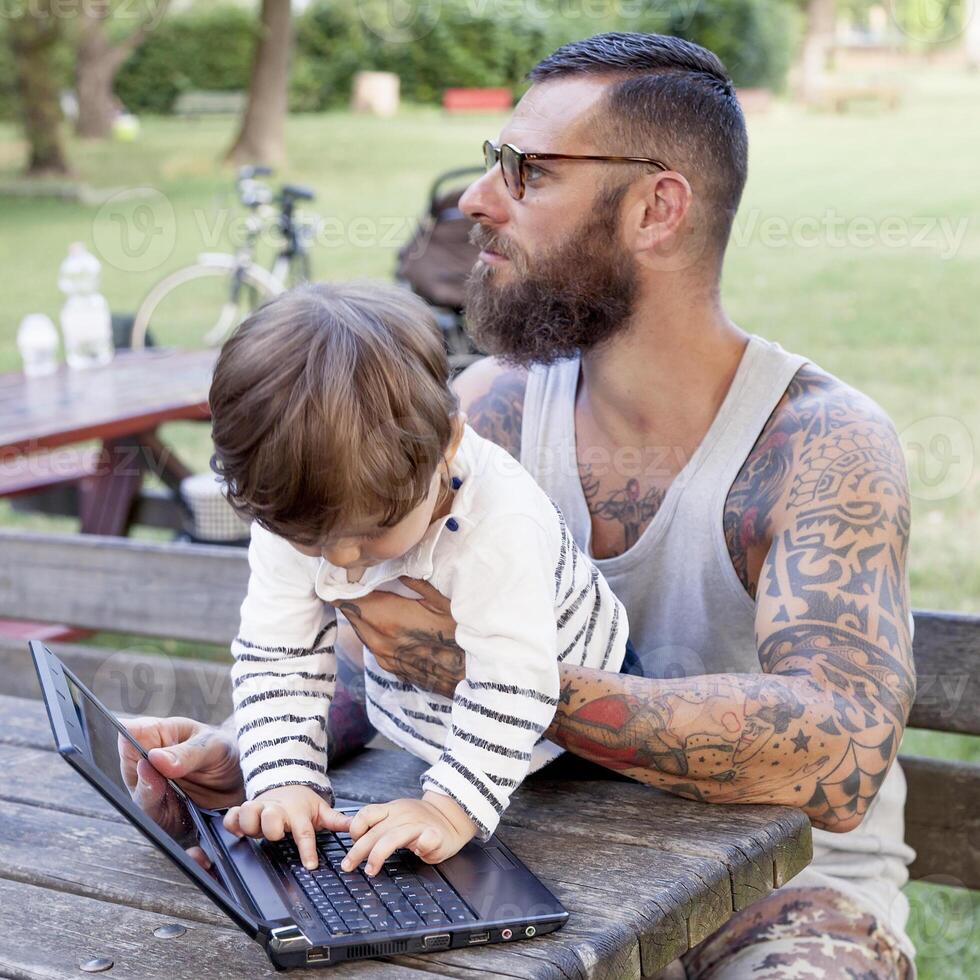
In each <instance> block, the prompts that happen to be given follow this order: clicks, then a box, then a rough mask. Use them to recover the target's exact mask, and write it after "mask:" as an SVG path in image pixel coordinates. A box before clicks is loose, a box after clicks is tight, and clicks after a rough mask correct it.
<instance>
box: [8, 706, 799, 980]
mask: <svg viewBox="0 0 980 980" xmlns="http://www.w3.org/2000/svg"><path fill="white" fill-rule="evenodd" d="M424 767H425V764H424V763H422V762H421V761H419V760H417V759H415V758H413V757H411V756H409V755H407V754H406V753H403V752H391V751H383V750H372V751H367V752H364V753H361V754H360V755H358V756H356V757H355V758H354V759H353V760H351V761H350V762H349V763H347V764H346V765H344V766H342V767H340V768H339V769H336V770H334V771H333V773H332V775H333V780H334V785H335V788H336V790H337V793H338V796H339V797H341V798H344V799H347V800H353V801H375V802H379V801H384V800H388V799H393V798H395V797H398V796H404V795H415V794H416V793H417V792H418V776H419V773H420V772H421V771H422V769H423V768H424ZM0 772H2V773H3V774H4V778H3V790H2V792H0V907H2V908H3V910H4V928H3V930H0V975H2V976H10V977H31V978H33V977H72V976H82V975H83V974H82V972H81V970H80V967H79V964H80V963H82V962H85V961H88V960H91V959H93V958H95V957H107V958H109V959H111V960H112V961H113V964H114V965H113V966H112V968H111V969H110V970H108V972H107V973H106V974H104V975H106V976H110V977H117V978H123V977H127V978H130V977H132V978H139V980H155V978H161V980H163V978H166V980H170V978H172V977H174V976H178V977H182V976H193V977H197V978H239V977H271V976H274V975H276V971H275V970H274V969H273V967H272V965H271V964H270V963H269V961H268V959H267V958H266V956H265V954H264V952H263V951H262V950H261V948H260V947H259V946H258V945H257V944H255V943H253V942H252V941H250V940H249V939H248V938H247V937H246V936H245V934H244V933H242V932H241V931H240V930H239V929H237V928H236V927H235V926H234V925H233V924H232V923H231V922H230V921H229V920H228V919H227V918H226V917H225V916H224V914H223V913H222V912H220V911H219V910H218V908H217V907H216V906H214V905H213V904H212V903H211V902H210V900H209V899H207V898H206V897H205V896H204V894H203V893H202V892H200V891H199V890H198V889H197V888H196V887H194V886H193V885H192V884H191V883H190V882H189V881H188V880H187V879H186V878H185V877H184V876H183V874H182V873H181V872H180V871H178V870H177V868H175V867H174V866H173V865H172V864H171V863H170V862H169V861H168V860H167V859H166V858H164V857H163V855H162V854H160V853H159V852H158V851H157V850H156V849H155V848H154V847H153V846H152V845H151V844H150V843H149V842H148V841H147V840H146V839H145V838H144V837H143V836H142V835H141V834H140V833H139V832H138V831H137V830H136V829H135V828H134V827H132V826H131V825H130V824H128V823H127V822H126V821H125V820H123V818H122V817H121V816H120V815H119V814H118V813H117V812H116V811H115V810H114V809H112V808H111V807H110V806H109V805H108V804H107V803H105V802H104V801H103V800H102V798H101V797H100V796H99V795H98V794H96V792H95V791H94V790H92V789H91V788H90V787H89V786H88V785H87V784H86V783H85V782H84V781H83V780H82V779H81V777H79V776H78V775H77V774H76V773H75V772H74V771H73V770H72V769H71V768H70V767H69V766H68V765H67V764H66V763H65V762H64V760H62V759H61V758H60V757H59V756H58V754H57V752H55V751H54V748H53V740H52V735H51V730H50V727H49V725H48V721H47V717H46V715H45V711H44V707H43V704H42V702H40V701H36V700H29V699H25V698H16V697H9V696H0ZM500 836H501V838H502V839H504V840H505V841H506V843H507V844H508V845H509V846H510V847H511V848H513V850H514V851H515V852H516V853H517V854H518V855H519V856H520V857H521V858H522V860H524V861H525V863H526V864H527V865H528V866H529V867H530V868H531V869H532V870H533V871H534V872H535V873H536V874H538V875H539V876H540V877H541V878H542V880H544V881H545V883H546V884H547V885H548V886H549V887H550V888H551V889H552V890H553V891H554V892H555V894H556V895H557V896H558V897H559V898H560V899H561V901H562V902H563V903H564V905H565V907H566V908H567V909H568V910H569V912H570V913H571V917H570V919H569V921H568V923H567V924H566V925H565V927H564V928H563V929H562V930H560V931H559V932H557V933H554V934H552V935H549V936H544V937H541V938H539V939H535V940H530V941H523V942H515V943H512V944H509V945H495V946H486V947H482V948H479V949H466V950H455V951H451V952H444V953H435V954H431V955H426V956H397V957H392V958H390V959H385V960H383V961H382V960H363V961H358V962H353V963H349V964H347V963H345V964H341V965H339V966H338V967H334V968H330V971H329V972H327V973H324V972H322V971H313V970H307V971H298V972H297V973H296V974H295V975H296V976H297V977H298V978H299V977H312V976H314V975H318V976H320V977H321V978H328V977H337V978H338V980H341V978H348V977H351V978H357V980H424V978H427V977H428V978H433V980H435V978H438V977H442V978H445V977H466V978H476V977H491V976H495V977H525V978H556V980H570V978H585V977H588V978H602V980H637V978H639V977H641V976H646V975H650V974H653V973H655V972H656V971H657V970H659V969H660V968H661V967H663V966H664V965H665V964H666V963H668V962H670V961H671V960H672V959H674V958H675V957H676V956H677V955H678V954H680V953H682V952H683V951H685V950H686V949H688V948H689V947H690V946H691V945H693V944H695V943H697V942H699V941H700V940H701V939H703V938H704V937H705V936H707V935H708V934H710V933H711V932H712V931H714V930H715V929H716V928H717V927H718V926H720V925H721V924H722V923H724V922H725V921H726V920H727V919H728V918H729V917H730V916H731V914H732V911H733V910H736V909H741V908H743V907H745V906H746V905H748V904H750V903H751V902H753V901H754V900H756V899H758V898H761V897H762V896H764V895H766V894H768V893H769V892H770V891H771V890H772V889H773V887H774V886H778V885H780V884H782V883H784V882H785V881H787V880H789V879H790V878H792V877H793V875H795V874H796V873H797V872H798V871H800V870H801V869H802V868H803V867H804V866H805V865H806V864H807V862H808V861H809V860H810V857H811V843H810V824H809V821H808V820H807V818H806V816H805V815H804V814H803V813H801V812H800V811H798V810H793V809H789V808H785V807H775V806H719V805H706V804H699V803H694V802H690V801H687V800H682V799H679V798H677V797H672V796H670V795H668V794H666V793H661V792H659V791H657V790H654V789H651V788H650V787H647V786H642V785H640V784H638V783H634V782H627V781H619V780H616V779H613V778H609V774H608V773H606V772H605V771H604V770H598V769H597V768H595V767H590V766H588V765H587V764H585V763H583V762H581V760H576V759H574V757H571V756H565V757H563V758H562V759H561V760H559V762H558V763H556V764H555V766H554V767H549V768H548V769H546V770H545V771H543V772H542V773H539V774H536V775H535V776H533V777H532V778H531V779H530V780H528V782H527V783H526V784H525V785H524V786H523V787H522V788H521V789H520V790H519V791H518V792H517V793H516V794H515V796H514V798H513V800H512V802H511V805H510V807H509V808H508V810H507V811H506V812H505V814H504V818H503V824H502V827H501V831H500ZM169 923H180V924H181V925H183V926H184V927H186V932H184V934H183V935H181V936H179V937H177V938H172V939H163V938H157V937H155V936H154V934H153V932H154V929H156V928H157V927H159V926H162V925H167V924H169Z"/></svg>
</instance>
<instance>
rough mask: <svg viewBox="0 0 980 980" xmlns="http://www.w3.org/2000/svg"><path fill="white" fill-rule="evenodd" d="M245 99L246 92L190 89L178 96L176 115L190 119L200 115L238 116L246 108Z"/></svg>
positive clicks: (175, 104) (175, 106)
mask: <svg viewBox="0 0 980 980" xmlns="http://www.w3.org/2000/svg"><path fill="white" fill-rule="evenodd" d="M245 101H246V95H245V93H244V92H220V91H205V90H201V89H189V90H188V91H186V92H181V93H180V95H178V96H177V100H176V101H175V102H174V115H175V116H183V117H185V118H189V119H197V118H199V117H200V116H237V115H239V114H240V113H241V112H242V111H243V110H244V108H245Z"/></svg>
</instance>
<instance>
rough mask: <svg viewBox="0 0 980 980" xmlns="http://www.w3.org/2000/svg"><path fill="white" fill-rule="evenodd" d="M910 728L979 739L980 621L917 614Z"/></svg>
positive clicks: (952, 615)
mask: <svg viewBox="0 0 980 980" xmlns="http://www.w3.org/2000/svg"><path fill="white" fill-rule="evenodd" d="M914 616H915V636H914V638H913V642H912V647H913V651H914V655H915V669H916V675H917V678H918V683H917V687H916V694H915V704H914V705H913V707H912V712H911V715H910V716H909V727H911V728H932V729H935V730H936V731H940V732H962V733H963V734H967V735H980V711H978V710H977V705H978V704H980V616H974V615H966V614H963V613H949V612H932V611H929V610H922V609H917V610H915V611H914Z"/></svg>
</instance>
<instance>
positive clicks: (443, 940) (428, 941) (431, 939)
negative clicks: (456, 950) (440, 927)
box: [422, 932, 451, 949]
mask: <svg viewBox="0 0 980 980" xmlns="http://www.w3.org/2000/svg"><path fill="white" fill-rule="evenodd" d="M450 941H451V940H450V938H449V933H448V932H440V933H438V934H437V935H435V936H426V937H425V938H424V939H423V940H422V946H423V948H425V949H449V943H450Z"/></svg>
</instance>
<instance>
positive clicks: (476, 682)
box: [232, 426, 628, 839]
mask: <svg viewBox="0 0 980 980" xmlns="http://www.w3.org/2000/svg"><path fill="white" fill-rule="evenodd" d="M450 473H451V475H452V477H453V484H454V487H456V491H455V495H454V499H453V504H452V511H451V514H450V515H449V517H448V518H444V519H441V520H439V521H437V522H435V523H433V524H432V525H431V526H430V527H429V529H428V530H427V532H426V534H425V535H424V537H423V538H422V540H421V541H420V542H419V544H418V545H417V546H416V547H415V548H413V549H412V550H411V551H410V552H408V553H407V554H406V555H403V556H402V557H401V558H399V559H396V560H392V561H387V562H383V563H382V564H379V565H375V566H373V567H370V568H367V569H365V571H364V574H363V578H362V580H361V581H360V582H357V583H348V582H347V577H346V572H345V571H344V570H343V569H340V568H337V567H336V566H333V565H331V564H330V563H329V562H327V561H326V560H324V559H321V558H309V557H306V556H304V555H301V554H300V553H299V552H297V551H296V550H295V549H294V548H293V547H292V546H291V545H290V544H289V543H288V542H287V541H285V540H284V539H282V538H279V537H277V536H276V535H274V534H272V533H271V532H269V531H267V530H265V529H264V528H262V527H260V526H259V525H257V524H253V525H252V540H251V545H250V547H249V564H250V567H251V577H250V580H249V588H248V595H247V596H246V599H245V601H244V602H243V604H242V609H241V628H240V630H239V634H238V636H237V637H236V639H235V640H234V642H233V644H232V653H233V654H234V657H235V663H234V665H233V667H232V676H233V685H234V687H233V690H234V701H235V721H236V724H237V727H238V737H239V747H240V751H241V759H242V770H243V774H244V776H245V785H246V792H247V795H248V798H249V799H252V798H253V797H254V796H256V795H257V794H259V793H262V792H264V791H265V790H268V789H271V788H273V787H275V786H281V785H286V784H295V783H304V784H306V785H309V786H312V787H314V788H315V789H317V790H318V791H319V792H321V793H322V794H323V795H324V796H325V797H326V798H327V799H332V793H331V790H330V782H329V779H328V776H327V772H326V730H327V712H328V710H329V704H330V700H331V698H332V697H333V692H334V684H335V679H334V678H335V671H336V663H335V654H334V647H333V644H334V640H335V638H336V622H335V614H334V611H333V608H332V607H331V606H329V605H327V604H326V603H325V602H324V600H329V601H337V600H340V599H351V600H355V599H357V598H358V597H360V596H362V595H366V594H367V593H368V592H371V591H374V590H375V589H381V590H386V591H392V592H399V593H401V594H404V595H412V596H414V595H415V593H412V592H411V591H410V590H408V589H406V588H405V587H404V586H402V585H401V583H400V582H398V581H397V578H398V576H399V575H408V576H411V577H413V578H421V579H425V580H427V581H429V582H431V584H432V585H433V586H434V587H435V588H437V589H438V590H439V591H440V592H441V593H442V594H443V595H445V596H446V597H447V598H448V599H449V601H450V607H451V610H452V614H453V618H454V619H455V621H456V624H457V627H456V636H455V640H456V642H457V643H458V644H459V645H460V646H461V647H462V648H463V650H464V651H465V653H466V676H465V678H464V679H463V680H462V681H460V683H459V684H458V686H457V688H456V691H455V694H454V696H453V697H452V698H451V699H450V698H444V697H442V696H440V695H437V694H433V693H430V692H428V691H425V690H422V689H420V688H417V687H414V686H413V685H411V684H406V683H404V682H402V681H401V680H400V679H399V678H398V677H396V676H395V675H393V674H390V673H388V672H387V671H385V670H383V669H382V668H381V666H380V665H379V664H378V662H377V661H376V660H375V658H374V657H373V656H372V655H371V653H370V651H369V650H365V654H364V664H365V670H364V684H365V693H366V704H367V711H368V716H369V718H370V719H371V722H372V723H373V724H374V726H375V727H376V728H377V729H378V731H380V732H381V733H382V734H384V735H385V736H387V737H388V738H390V739H391V740H392V741H393V742H395V743H396V744H398V745H400V746H402V747H403V748H405V749H407V750H408V751H410V752H412V753H414V754H415V755H417V756H419V757H420V758H422V759H424V760H425V761H427V762H429V763H430V764H431V765H430V768H429V769H428V770H426V772H425V773H423V775H422V777H421V785H422V788H423V790H431V791H434V792H438V793H444V794H445V795H447V796H450V797H452V798H453V799H455V800H456V802H457V803H459V805H460V806H461V807H462V808H463V809H464V810H465V811H466V813H467V814H468V815H469V816H470V817H471V819H472V820H473V821H474V823H475V824H476V826H477V828H478V834H479V836H480V837H481V838H482V839H486V838H487V837H489V836H490V834H491V833H492V832H493V831H494V829H495V828H496V826H497V823H498V822H499V820H500V815H501V813H502V812H503V811H504V809H505V808H506V806H507V804H508V802H509V799H510V795H511V793H512V792H513V791H514V789H515V788H516V787H517V786H519V785H520V784H521V782H522V780H523V779H524V778H525V776H526V775H527V774H528V772H533V771H535V770H537V769H539V768H541V766H543V765H544V764H545V763H547V762H550V761H551V760H552V759H554V758H556V757H557V756H558V755H559V754H561V751H562V750H561V749H560V748H559V747H558V746H556V745H554V744H552V743H551V742H548V741H545V740H544V739H543V738H542V733H543V732H544V731H545V729H546V728H547V727H548V725H549V724H550V723H551V720H552V718H553V716H554V712H555V708H556V706H557V704H558V695H559V690H558V664H559V663H560V662H563V661H564V662H568V663H574V664H582V665H585V666H591V667H599V668H602V669H605V670H611V671H617V670H619V668H620V666H621V665H622V661H623V657H624V654H625V646H626V638H627V635H628V627H627V622H626V613H625V610H624V609H623V607H622V605H621V603H620V602H619V600H618V599H616V597H615V596H614V595H613V593H612V591H611V590H610V589H609V586H608V585H607V584H606V582H605V580H604V579H603V578H602V576H601V575H600V574H599V572H598V570H597V569H596V567H595V565H594V564H593V563H592V561H591V560H589V558H588V557H587V556H586V555H585V554H584V553H583V552H582V551H581V550H580V549H579V548H578V547H577V545H576V544H575V542H574V541H573V539H572V536H571V534H570V533H569V531H568V528H567V527H566V525H565V521H564V519H563V517H562V515H561V513H560V512H559V510H558V508H557V507H556V506H555V504H554V503H553V502H552V501H551V500H550V499H549V497H548V496H547V495H546V494H545V493H544V491H542V490H541V489H540V487H538V485H537V484H536V483H535V481H534V480H533V478H532V477H531V476H530V475H529V474H528V473H527V471H526V470H524V469H523V468H522V467H521V466H520V465H519V464H518V463H517V462H515V461H514V460H513V458H512V457H511V456H510V455H509V454H507V453H506V452H505V451H504V450H503V449H500V448H499V447H498V446H496V445H495V444H494V443H491V442H489V441H488V440H485V439H482V438H481V437H480V436H479V435H477V433H476V432H474V431H473V430H472V429H471V428H469V427H468V426H467V429H466V432H465V434H464V436H463V440H462V442H461V444H460V448H459V450H458V452H457V454H456V457H455V459H454V460H453V463H452V464H451V466H450Z"/></svg>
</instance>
